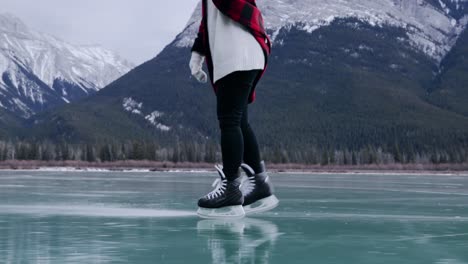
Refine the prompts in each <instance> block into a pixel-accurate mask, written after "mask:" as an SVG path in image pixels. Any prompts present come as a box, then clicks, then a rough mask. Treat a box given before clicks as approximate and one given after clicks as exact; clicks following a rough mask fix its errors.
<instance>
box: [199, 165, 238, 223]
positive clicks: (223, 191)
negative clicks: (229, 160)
mask: <svg viewBox="0 0 468 264" xmlns="http://www.w3.org/2000/svg"><path fill="white" fill-rule="evenodd" d="M215 168H216V170H217V171H218V174H219V177H220V178H219V179H216V181H215V182H214V183H213V187H215V189H214V190H213V191H212V192H210V193H208V194H207V195H205V196H204V197H202V198H200V200H198V211H197V214H198V215H199V216H200V217H203V218H242V217H244V216H245V212H244V209H243V207H242V204H243V202H244V197H243V195H242V192H241V190H240V185H241V177H240V172H238V173H239V177H237V179H236V180H233V181H228V179H227V178H226V176H225V175H224V172H223V169H222V167H221V166H219V165H216V166H215Z"/></svg>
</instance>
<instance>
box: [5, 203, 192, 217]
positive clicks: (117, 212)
mask: <svg viewBox="0 0 468 264" xmlns="http://www.w3.org/2000/svg"><path fill="white" fill-rule="evenodd" d="M0 211H1V212H2V213H3V214H33V215H76V216H94V217H156V218H158V217H188V216H195V215H196V214H195V211H183V210H165V209H146V208H123V207H108V206H106V207H100V206H92V205H89V206H88V205H0Z"/></svg>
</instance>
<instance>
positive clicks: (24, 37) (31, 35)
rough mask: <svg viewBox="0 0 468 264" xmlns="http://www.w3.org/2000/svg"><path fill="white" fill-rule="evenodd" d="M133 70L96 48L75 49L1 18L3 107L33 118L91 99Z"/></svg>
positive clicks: (11, 18)
mask: <svg viewBox="0 0 468 264" xmlns="http://www.w3.org/2000/svg"><path fill="white" fill-rule="evenodd" d="M132 67H133V65H132V64H130V63H129V62H127V61H126V60H123V59H121V58H120V57H119V56H118V55H117V54H115V53H113V52H111V51H108V50H106V49H103V48H101V47H98V46H76V45H72V44H70V43H67V42H65V41H62V40H60V39H58V38H55V37H53V36H51V35H48V34H44V33H41V32H37V31H34V30H31V29H29V28H28V27H27V26H26V25H25V24H24V23H23V22H22V21H21V20H20V19H19V18H17V17H15V16H13V15H11V14H0V76H1V78H0V95H1V96H0V107H1V106H3V108H7V109H9V110H10V111H12V112H14V113H16V114H17V115H18V116H22V117H25V118H27V117H30V116H31V115H33V114H34V113H36V112H38V111H42V110H43V109H46V108H48V107H54V106H57V105H60V104H64V103H69V102H71V101H73V100H76V99H78V98H81V97H84V96H88V95H89V94H92V93H94V92H96V91H98V90H99V89H101V88H103V87H104V86H106V85H107V84H109V83H110V82H112V81H114V80H115V79H117V78H118V77H120V76H121V75H123V74H125V73H126V72H128V71H129V70H130V69H131V68H132Z"/></svg>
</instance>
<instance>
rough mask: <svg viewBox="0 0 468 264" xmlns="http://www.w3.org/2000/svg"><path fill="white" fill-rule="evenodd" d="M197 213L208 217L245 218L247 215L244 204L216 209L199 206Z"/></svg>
mask: <svg viewBox="0 0 468 264" xmlns="http://www.w3.org/2000/svg"><path fill="white" fill-rule="evenodd" d="M197 214H198V216H200V217H202V218H207V219H223V218H243V217H244V216H245V211H244V208H243V207H242V205H236V206H226V207H223V208H216V209H214V208H202V207H198V211H197Z"/></svg>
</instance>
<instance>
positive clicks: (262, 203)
mask: <svg viewBox="0 0 468 264" xmlns="http://www.w3.org/2000/svg"><path fill="white" fill-rule="evenodd" d="M278 204H279V200H278V198H276V196H274V195H271V196H268V197H267V198H263V199H260V200H258V201H256V202H255V203H253V204H250V205H247V206H244V211H245V214H257V213H263V212H266V211H269V210H271V209H274V208H275V207H276V206H278Z"/></svg>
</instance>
